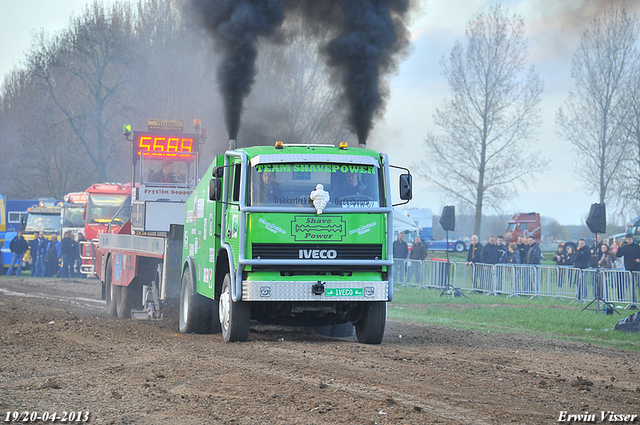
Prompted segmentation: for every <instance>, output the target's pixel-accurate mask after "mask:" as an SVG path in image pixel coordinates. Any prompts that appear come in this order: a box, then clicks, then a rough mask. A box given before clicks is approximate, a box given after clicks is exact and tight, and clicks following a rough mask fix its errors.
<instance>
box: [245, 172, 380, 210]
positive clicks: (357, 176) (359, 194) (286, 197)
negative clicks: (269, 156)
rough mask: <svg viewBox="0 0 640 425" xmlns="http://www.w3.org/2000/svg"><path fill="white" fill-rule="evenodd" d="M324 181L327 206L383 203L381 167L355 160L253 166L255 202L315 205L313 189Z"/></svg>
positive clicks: (257, 203)
mask: <svg viewBox="0 0 640 425" xmlns="http://www.w3.org/2000/svg"><path fill="white" fill-rule="evenodd" d="M318 184H322V186H323V188H324V190H325V191H327V192H328V193H329V196H330V200H329V203H328V204H327V207H340V208H375V207H379V206H380V204H381V201H380V199H381V196H380V195H381V193H380V192H381V191H380V190H379V188H380V177H379V173H378V167H376V166H373V165H358V164H356V165H354V164H349V165H347V164H316V163H292V164H258V165H256V166H254V167H252V169H251V187H250V191H249V192H250V195H249V202H250V205H252V206H283V207H285V206H286V207H301V208H302V207H309V206H312V205H313V204H312V201H311V199H310V195H311V192H312V191H314V190H316V187H317V185H318Z"/></svg>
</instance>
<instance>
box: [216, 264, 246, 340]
mask: <svg viewBox="0 0 640 425" xmlns="http://www.w3.org/2000/svg"><path fill="white" fill-rule="evenodd" d="M218 314H219V316H220V325H221V328H222V329H221V330H222V337H223V338H224V341H225V342H235V341H246V340H247V338H249V322H250V321H251V306H250V305H249V304H248V303H246V302H242V301H239V302H234V301H233V300H232V299H231V276H229V273H227V274H226V275H225V277H224V281H223V282H222V293H221V294H220V301H219V302H218Z"/></svg>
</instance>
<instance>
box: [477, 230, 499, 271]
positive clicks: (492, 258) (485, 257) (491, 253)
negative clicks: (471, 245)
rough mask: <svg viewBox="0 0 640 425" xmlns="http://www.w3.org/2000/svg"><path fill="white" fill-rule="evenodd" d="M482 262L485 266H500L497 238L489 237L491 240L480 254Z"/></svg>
mask: <svg viewBox="0 0 640 425" xmlns="http://www.w3.org/2000/svg"><path fill="white" fill-rule="evenodd" d="M480 262H481V263H483V264H498V247H497V246H496V238H495V236H489V240H488V242H487V244H486V245H485V246H483V247H482V251H481V252H480Z"/></svg>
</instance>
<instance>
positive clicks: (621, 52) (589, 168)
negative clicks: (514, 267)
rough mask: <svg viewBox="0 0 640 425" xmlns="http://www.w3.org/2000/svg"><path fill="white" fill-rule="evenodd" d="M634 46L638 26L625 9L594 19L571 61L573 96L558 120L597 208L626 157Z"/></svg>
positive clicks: (571, 94) (636, 57)
mask: <svg viewBox="0 0 640 425" xmlns="http://www.w3.org/2000/svg"><path fill="white" fill-rule="evenodd" d="M637 40H638V21H637V19H636V18H635V17H634V16H629V15H627V13H626V12H625V10H624V9H622V10H615V9H610V10H608V11H606V12H605V13H604V14H603V16H602V17H601V18H597V19H594V20H593V21H592V22H591V26H590V28H589V29H587V30H586V31H585V32H584V33H583V35H582V39H581V40H580V45H579V47H578V50H577V51H576V53H575V54H574V57H573V68H572V71H571V75H572V76H573V78H574V79H575V82H576V88H575V91H574V92H571V93H570V94H569V98H568V99H567V101H566V102H565V106H564V107H563V108H560V109H559V110H558V112H557V114H556V122H557V125H558V130H559V133H560V135H561V136H562V137H563V138H564V139H566V140H568V141H570V142H571V143H572V144H573V146H574V147H575V150H576V157H577V161H578V169H577V170H576V172H577V174H578V176H579V177H580V178H581V179H582V180H584V182H585V183H586V185H587V187H588V188H589V189H590V190H591V193H597V194H598V197H599V201H600V202H601V203H602V202H604V201H605V200H607V198H609V196H608V189H610V188H611V186H612V185H613V184H614V183H615V175H616V174H617V173H619V172H620V170H619V167H620V165H621V164H622V162H623V161H624V159H625V156H626V154H627V152H628V149H627V148H628V147H627V141H628V137H629V132H628V130H627V128H626V127H625V124H626V120H627V118H628V111H629V102H628V97H627V96H626V94H625V91H626V90H625V89H626V88H628V87H629V82H630V79H631V75H632V72H633V70H634V68H635V67H637V66H638V54H637V50H636V47H635V44H636V42H637ZM565 109H566V111H565Z"/></svg>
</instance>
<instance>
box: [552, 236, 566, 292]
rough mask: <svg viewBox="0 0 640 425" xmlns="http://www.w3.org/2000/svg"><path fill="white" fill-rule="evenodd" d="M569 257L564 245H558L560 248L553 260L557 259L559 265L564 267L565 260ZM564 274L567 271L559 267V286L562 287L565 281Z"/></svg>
mask: <svg viewBox="0 0 640 425" xmlns="http://www.w3.org/2000/svg"><path fill="white" fill-rule="evenodd" d="M566 258H567V253H566V252H565V251H564V245H562V244H560V245H558V250H557V251H556V253H555V254H553V257H551V260H553V261H555V263H556V266H557V267H564V260H565V259H566ZM564 275H565V271H564V270H561V269H558V288H562V284H563V283H564Z"/></svg>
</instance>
